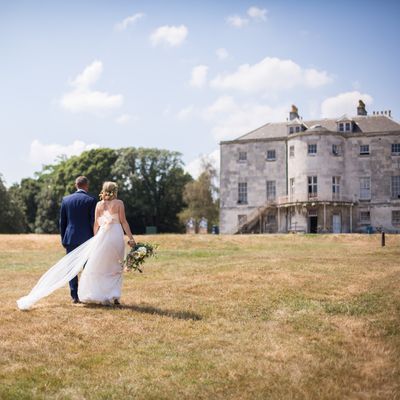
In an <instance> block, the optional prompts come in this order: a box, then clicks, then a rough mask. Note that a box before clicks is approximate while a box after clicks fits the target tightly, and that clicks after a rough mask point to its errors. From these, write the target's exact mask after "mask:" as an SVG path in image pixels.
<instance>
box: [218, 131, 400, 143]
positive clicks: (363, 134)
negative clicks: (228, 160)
mask: <svg viewBox="0 0 400 400" xmlns="http://www.w3.org/2000/svg"><path fill="white" fill-rule="evenodd" d="M316 135H319V136H340V137H342V138H344V139H349V138H357V137H376V136H391V135H395V136H396V135H397V136H400V130H398V131H389V132H334V131H313V132H307V131H303V132H298V133H292V134H290V135H288V136H278V137H273V138H256V139H234V140H223V141H221V142H220V143H219V144H220V145H229V144H245V143H265V142H280V141H288V140H290V139H293V138H298V137H302V136H316Z"/></svg>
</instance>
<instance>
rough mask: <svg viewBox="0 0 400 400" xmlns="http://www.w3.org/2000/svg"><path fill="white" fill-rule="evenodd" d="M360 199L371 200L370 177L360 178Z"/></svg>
mask: <svg viewBox="0 0 400 400" xmlns="http://www.w3.org/2000/svg"><path fill="white" fill-rule="evenodd" d="M360 200H371V178H370V177H369V176H365V177H362V178H360Z"/></svg>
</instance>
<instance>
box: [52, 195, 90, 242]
mask: <svg viewBox="0 0 400 400" xmlns="http://www.w3.org/2000/svg"><path fill="white" fill-rule="evenodd" d="M96 203H97V200H96V199H95V198H94V197H92V196H90V195H89V194H87V193H86V192H85V191H83V190H78V191H76V192H75V193H73V194H70V195H69V196H66V197H64V198H63V201H62V203H61V212H60V233H61V240H62V244H63V246H64V247H68V246H79V245H81V244H82V243H84V242H86V240H88V239H90V238H91V237H93V225H94V212H95V208H96Z"/></svg>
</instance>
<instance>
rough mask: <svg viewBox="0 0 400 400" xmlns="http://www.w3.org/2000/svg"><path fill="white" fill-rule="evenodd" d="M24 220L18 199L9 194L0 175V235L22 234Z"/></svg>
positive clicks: (24, 227) (24, 224) (24, 228)
mask: <svg viewBox="0 0 400 400" xmlns="http://www.w3.org/2000/svg"><path fill="white" fill-rule="evenodd" d="M25 230H26V219H25V215H24V212H23V209H22V207H21V204H20V203H19V202H18V199H17V198H16V197H14V196H13V195H12V194H10V193H9V191H8V190H7V188H6V187H5V185H4V182H3V177H2V176H1V175H0V233H22V232H24V231H25Z"/></svg>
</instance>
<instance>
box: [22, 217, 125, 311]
mask: <svg viewBox="0 0 400 400" xmlns="http://www.w3.org/2000/svg"><path fill="white" fill-rule="evenodd" d="M98 223H99V226H100V229H99V230H98V232H97V234H96V235H95V236H94V237H92V238H91V239H89V240H88V241H86V242H85V243H83V244H82V245H81V246H79V247H78V248H76V249H75V250H73V251H72V252H71V253H69V254H67V255H66V256H64V257H63V258H62V259H61V260H60V261H58V262H57V263H56V264H55V265H54V266H53V267H51V268H50V269H49V270H48V271H47V272H46V273H45V274H44V275H43V276H42V277H41V278H40V279H39V281H38V283H37V284H36V285H35V287H34V288H33V289H32V290H31V292H30V293H29V294H28V295H27V296H25V297H22V298H20V299H19V300H18V301H17V305H18V308H19V309H21V310H28V309H30V308H31V307H32V306H33V305H34V304H35V303H36V302H37V301H39V300H40V299H42V298H44V297H46V296H48V295H49V294H50V293H52V292H54V291H55V290H56V289H58V288H60V287H62V286H64V285H66V284H67V283H68V282H69V281H70V280H71V279H72V278H73V277H74V276H76V275H78V273H79V272H80V271H82V270H83V272H82V274H81V279H80V281H79V286H78V297H79V299H80V300H81V301H82V302H83V303H101V304H109V303H110V302H113V301H114V300H119V298H120V296H121V286H122V272H123V267H122V265H121V262H122V260H123V259H124V251H125V242H124V232H123V229H122V226H121V222H120V219H119V214H118V213H113V212H110V211H108V210H105V211H104V212H103V214H102V215H101V216H100V217H99V219H98Z"/></svg>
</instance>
